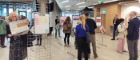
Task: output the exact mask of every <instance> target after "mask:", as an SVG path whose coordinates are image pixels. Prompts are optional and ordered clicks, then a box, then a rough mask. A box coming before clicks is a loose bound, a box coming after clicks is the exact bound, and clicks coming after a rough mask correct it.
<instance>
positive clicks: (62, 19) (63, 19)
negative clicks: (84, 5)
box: [60, 17, 66, 26]
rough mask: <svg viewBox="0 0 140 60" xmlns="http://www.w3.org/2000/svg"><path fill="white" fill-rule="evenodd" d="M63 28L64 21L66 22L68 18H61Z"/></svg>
mask: <svg viewBox="0 0 140 60" xmlns="http://www.w3.org/2000/svg"><path fill="white" fill-rule="evenodd" d="M60 19H61V26H63V23H64V21H65V20H66V17H61V18H60Z"/></svg>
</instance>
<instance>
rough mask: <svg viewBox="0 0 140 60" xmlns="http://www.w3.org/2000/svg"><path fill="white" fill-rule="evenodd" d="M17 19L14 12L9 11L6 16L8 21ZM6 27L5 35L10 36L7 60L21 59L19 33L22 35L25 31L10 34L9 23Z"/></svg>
mask: <svg viewBox="0 0 140 60" xmlns="http://www.w3.org/2000/svg"><path fill="white" fill-rule="evenodd" d="M17 20H18V16H17V14H16V13H14V12H12V13H10V15H9V17H8V22H9V23H10V22H14V21H17ZM6 27H7V36H8V37H9V38H10V48H9V50H10V51H9V60H23V56H22V46H21V44H22V38H21V35H24V34H27V33H22V34H17V35H12V34H11V30H10V27H9V25H7V26H6Z"/></svg>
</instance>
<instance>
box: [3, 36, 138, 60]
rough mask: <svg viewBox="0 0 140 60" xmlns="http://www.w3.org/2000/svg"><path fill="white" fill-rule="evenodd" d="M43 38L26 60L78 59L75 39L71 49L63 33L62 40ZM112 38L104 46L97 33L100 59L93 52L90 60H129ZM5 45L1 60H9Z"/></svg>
mask: <svg viewBox="0 0 140 60" xmlns="http://www.w3.org/2000/svg"><path fill="white" fill-rule="evenodd" d="M42 38H44V40H43V45H42V46H35V43H36V40H35V41H34V42H33V43H34V46H33V47H30V48H28V57H27V58H26V59H25V60H76V59H77V50H76V49H75V45H74V41H75V38H74V37H71V38H70V47H64V41H63V39H64V34H63V33H61V38H60V37H58V38H57V39H56V38H55V37H54V36H49V37H48V38H46V35H44V36H43V37H42ZM111 38H112V37H111V36H109V35H105V34H104V35H103V45H102V34H100V33H96V43H97V54H98V56H99V57H98V58H97V59H94V57H93V53H92V50H91V56H90V59H89V60H128V58H129V55H128V52H125V53H122V54H121V53H118V52H117V51H116V49H117V42H118V41H117V40H115V41H112V40H110V39H111ZM139 42H140V41H139ZM5 45H6V46H7V47H6V48H0V60H9V41H7V40H6V44H5ZM105 45H106V46H105ZM139 47H140V44H139ZM139 47H138V48H139ZM91 49H92V48H91ZM125 49H126V50H127V51H128V49H127V43H126V44H125ZM139 55H140V48H139ZM139 57H140V56H139ZM83 60H84V59H83ZM138 60H140V58H139V59H138Z"/></svg>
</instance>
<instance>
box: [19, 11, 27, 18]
mask: <svg viewBox="0 0 140 60" xmlns="http://www.w3.org/2000/svg"><path fill="white" fill-rule="evenodd" d="M21 15H23V16H25V17H26V18H27V11H18V16H19V18H20V16H21Z"/></svg>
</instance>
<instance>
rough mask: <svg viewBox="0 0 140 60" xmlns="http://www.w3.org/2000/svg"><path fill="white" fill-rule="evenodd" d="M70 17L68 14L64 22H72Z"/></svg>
mask: <svg viewBox="0 0 140 60" xmlns="http://www.w3.org/2000/svg"><path fill="white" fill-rule="evenodd" d="M70 21H71V20H70V17H69V16H68V17H67V18H66V20H65V22H64V24H70Z"/></svg>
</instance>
